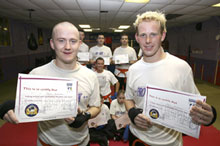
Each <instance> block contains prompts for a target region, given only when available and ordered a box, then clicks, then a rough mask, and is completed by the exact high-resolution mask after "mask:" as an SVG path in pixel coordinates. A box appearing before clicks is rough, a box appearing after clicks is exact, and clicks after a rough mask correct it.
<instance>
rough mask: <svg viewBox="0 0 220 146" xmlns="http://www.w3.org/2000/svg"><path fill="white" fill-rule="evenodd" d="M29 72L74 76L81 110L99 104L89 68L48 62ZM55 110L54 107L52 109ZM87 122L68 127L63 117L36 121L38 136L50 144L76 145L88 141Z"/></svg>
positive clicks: (95, 79)
mask: <svg viewBox="0 0 220 146" xmlns="http://www.w3.org/2000/svg"><path fill="white" fill-rule="evenodd" d="M30 74H32V75H42V76H50V77H62V78H74V79H77V80H78V105H79V108H80V109H81V110H82V111H85V110H86V109H87V107H88V105H89V106H96V107H99V106H100V94H99V89H98V88H97V87H98V86H99V83H98V79H97V76H96V75H95V73H94V72H93V71H91V70H90V69H88V68H86V67H84V66H82V65H80V64H79V63H78V62H77V67H76V69H74V70H64V69H61V68H59V67H57V66H56V65H55V63H54V60H52V61H51V62H50V63H48V64H45V65H43V66H40V67H38V68H35V69H33V70H32V71H31V72H30ZM54 110H56V109H54ZM88 134H89V133H88V127H87V123H86V122H85V124H84V125H83V126H81V127H80V128H72V127H69V126H68V124H67V123H66V122H65V121H64V119H58V120H50V121H40V122H38V136H39V137H40V139H41V140H43V141H44V142H47V143H49V144H50V145H63V146H64V145H76V144H79V143H82V142H83V141H88V140H89V139H88V138H87V137H88Z"/></svg>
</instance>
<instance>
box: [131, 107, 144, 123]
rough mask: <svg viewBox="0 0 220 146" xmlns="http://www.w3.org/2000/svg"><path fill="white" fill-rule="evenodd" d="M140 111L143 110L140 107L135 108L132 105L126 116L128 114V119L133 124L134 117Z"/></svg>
mask: <svg viewBox="0 0 220 146" xmlns="http://www.w3.org/2000/svg"><path fill="white" fill-rule="evenodd" d="M142 112H143V110H142V109H140V108H135V107H133V108H131V109H129V111H128V116H129V118H130V120H131V122H132V123H133V124H135V123H134V118H135V117H136V116H137V115H138V114H140V113H142Z"/></svg>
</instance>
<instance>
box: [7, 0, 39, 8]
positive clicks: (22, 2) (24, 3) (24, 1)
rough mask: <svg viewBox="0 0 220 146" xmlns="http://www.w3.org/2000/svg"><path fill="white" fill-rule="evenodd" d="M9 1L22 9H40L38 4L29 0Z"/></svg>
mask: <svg viewBox="0 0 220 146" xmlns="http://www.w3.org/2000/svg"><path fill="white" fill-rule="evenodd" d="M8 2H9V3H11V4H14V5H16V6H18V7H20V8H22V9H40V8H39V7H38V6H37V5H35V4H33V3H31V2H30V1H29V0H8Z"/></svg>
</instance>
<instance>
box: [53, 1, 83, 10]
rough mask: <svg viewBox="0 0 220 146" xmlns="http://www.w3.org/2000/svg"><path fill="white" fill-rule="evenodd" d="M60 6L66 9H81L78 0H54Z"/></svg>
mask: <svg viewBox="0 0 220 146" xmlns="http://www.w3.org/2000/svg"><path fill="white" fill-rule="evenodd" d="M54 3H56V4H57V5H58V6H59V7H61V8H62V9H64V10H79V9H80V8H79V5H78V3H77V1H76V0H54Z"/></svg>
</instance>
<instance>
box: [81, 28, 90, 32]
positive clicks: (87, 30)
mask: <svg viewBox="0 0 220 146" xmlns="http://www.w3.org/2000/svg"><path fill="white" fill-rule="evenodd" d="M83 31H85V32H92V29H83Z"/></svg>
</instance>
